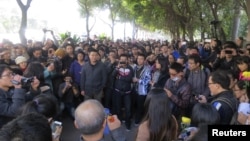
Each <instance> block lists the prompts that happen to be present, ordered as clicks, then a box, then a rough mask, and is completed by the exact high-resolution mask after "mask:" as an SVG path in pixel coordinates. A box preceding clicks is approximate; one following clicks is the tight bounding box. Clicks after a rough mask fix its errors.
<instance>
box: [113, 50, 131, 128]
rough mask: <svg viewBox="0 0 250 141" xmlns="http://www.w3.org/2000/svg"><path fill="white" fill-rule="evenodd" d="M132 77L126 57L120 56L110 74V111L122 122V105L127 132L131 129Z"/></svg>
mask: <svg viewBox="0 0 250 141" xmlns="http://www.w3.org/2000/svg"><path fill="white" fill-rule="evenodd" d="M133 76H134V72H133V68H132V67H131V66H130V65H128V56H127V55H126V54H122V55H121V56H120V58H119V63H118V65H117V66H116V69H115V70H114V71H113V72H112V77H113V78H114V91H113V98H112V107H113V108H112V110H113V113H115V114H117V115H118V118H119V119H120V120H123V113H122V106H123V105H122V104H124V108H125V125H126V128H127V131H129V130H130V127H131V125H130V124H131V91H132V86H131V84H132V80H133Z"/></svg>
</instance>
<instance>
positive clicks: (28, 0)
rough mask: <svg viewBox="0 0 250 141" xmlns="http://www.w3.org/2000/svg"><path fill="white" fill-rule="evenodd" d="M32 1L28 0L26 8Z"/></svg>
mask: <svg viewBox="0 0 250 141" xmlns="http://www.w3.org/2000/svg"><path fill="white" fill-rule="evenodd" d="M31 2H32V0H27V3H26V8H27V9H28V8H29V7H30V3H31Z"/></svg>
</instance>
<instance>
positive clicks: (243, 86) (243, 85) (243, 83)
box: [235, 80, 246, 90]
mask: <svg viewBox="0 0 250 141" xmlns="http://www.w3.org/2000/svg"><path fill="white" fill-rule="evenodd" d="M235 85H237V86H238V87H239V89H240V90H243V89H245V88H246V87H245V86H246V83H245V81H244V80H239V81H238V82H237V83H236V84H235Z"/></svg>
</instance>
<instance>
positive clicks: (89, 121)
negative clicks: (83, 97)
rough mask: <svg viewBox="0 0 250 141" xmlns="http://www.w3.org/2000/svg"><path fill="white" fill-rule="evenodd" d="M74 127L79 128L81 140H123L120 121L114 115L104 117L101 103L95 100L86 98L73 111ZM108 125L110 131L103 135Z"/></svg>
mask: <svg viewBox="0 0 250 141" xmlns="http://www.w3.org/2000/svg"><path fill="white" fill-rule="evenodd" d="M74 123H75V127H76V128H77V129H79V130H81V132H82V135H81V141H125V140H126V138H125V135H124V132H123V128H122V127H121V122H120V121H119V120H118V118H117V116H116V115H113V116H108V117H107V119H106V117H105V111H104V108H103V106H102V104H101V103H100V102H99V101H97V100H93V99H90V100H87V101H85V102H83V103H82V104H80V105H79V106H78V107H77V109H76V111H75V122H74ZM106 126H108V127H109V130H110V133H109V134H105V135H104V128H105V127H106Z"/></svg>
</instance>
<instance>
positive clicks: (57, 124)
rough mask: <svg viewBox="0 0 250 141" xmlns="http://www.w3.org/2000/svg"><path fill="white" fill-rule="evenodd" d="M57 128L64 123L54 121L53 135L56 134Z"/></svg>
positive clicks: (52, 124) (52, 126) (52, 125)
mask: <svg viewBox="0 0 250 141" xmlns="http://www.w3.org/2000/svg"><path fill="white" fill-rule="evenodd" d="M57 126H62V122H60V121H53V122H52V123H51V130H52V133H55V131H56V127H57Z"/></svg>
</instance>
